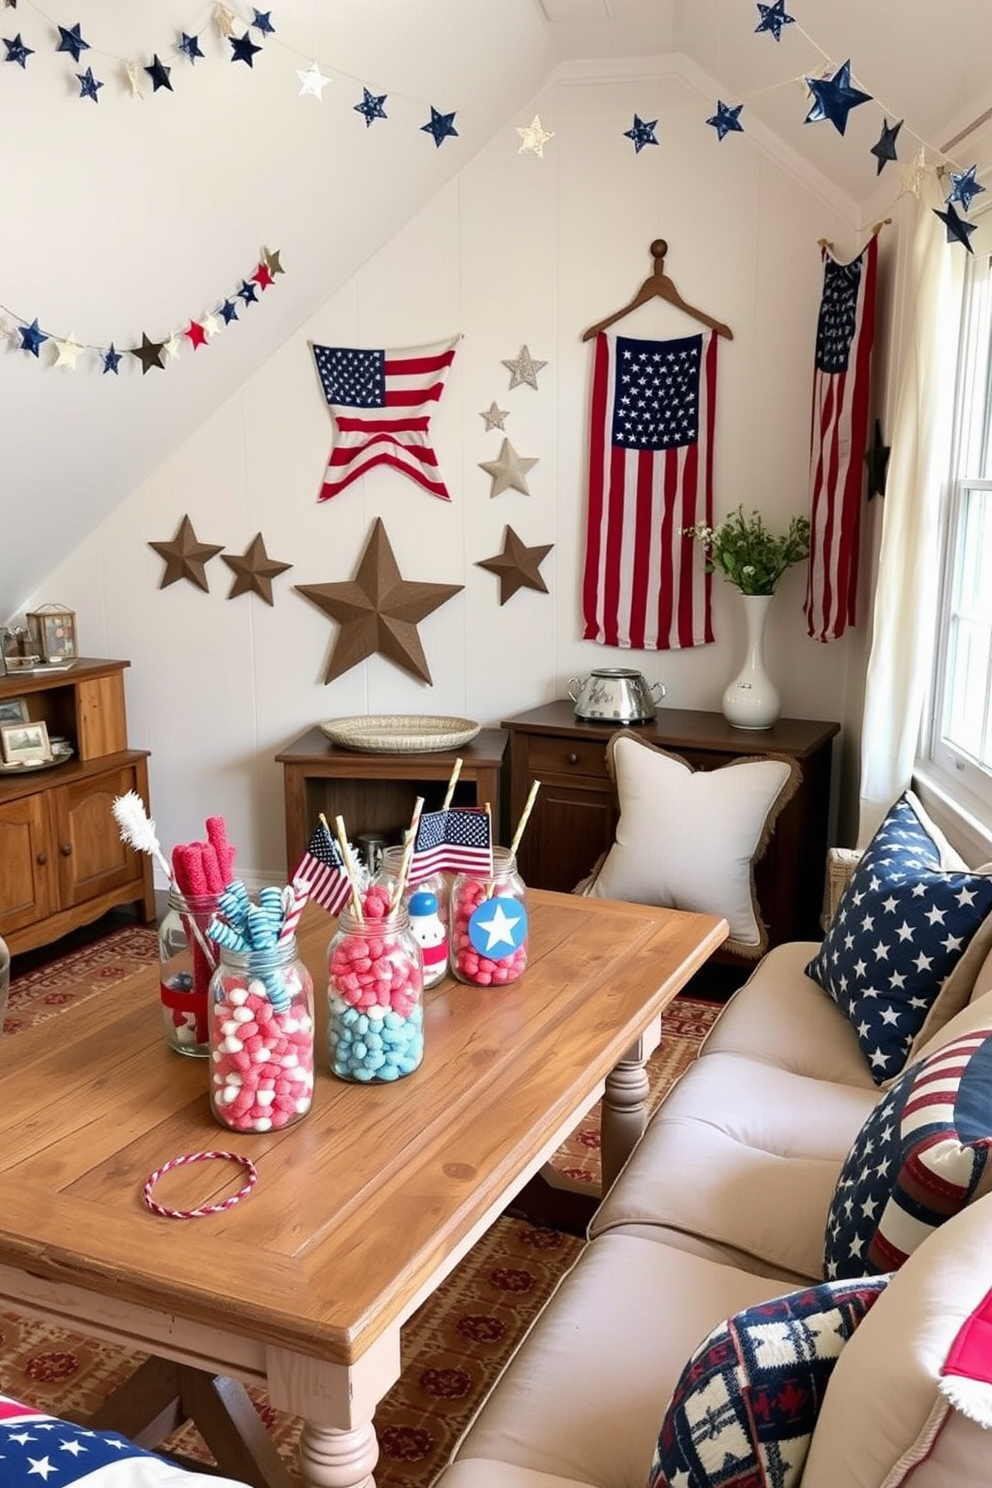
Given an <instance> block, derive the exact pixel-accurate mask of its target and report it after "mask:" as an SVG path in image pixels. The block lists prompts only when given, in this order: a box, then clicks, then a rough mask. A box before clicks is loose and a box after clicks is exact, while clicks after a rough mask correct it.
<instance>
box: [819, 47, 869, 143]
mask: <svg viewBox="0 0 992 1488" xmlns="http://www.w3.org/2000/svg"><path fill="white" fill-rule="evenodd" d="M806 86H807V88H808V89H809V91H810V92H811V93H812V95H813V98H814V100H815V102H814V103H813V107H812V108H811V109H810V111H809V113H808V114H807V115H806V118H805V119H804V120H803V123H804V124H816V123H818V122H819V121H820V120H821V119H829V120H830V122H831V124H832V125H833V126H834V128H835V129H836V130H837V133H838V134H843V133H844V131H845V130H846V129H847V116H848V114H849V113H850V112H851V110H852V109H853V108H857V107H858V106H859V104H862V103H870V102H871V94H870V93H862V91H861V89H860V88H855V87H854V86H853V85H852V83H851V63H850V59H848V61H846V62H843V63H842V64H841V65H840V67H838V69H837V71H836V72H835V73H834V75H833V77H832V78H811V77H808V78H807V79H806Z"/></svg>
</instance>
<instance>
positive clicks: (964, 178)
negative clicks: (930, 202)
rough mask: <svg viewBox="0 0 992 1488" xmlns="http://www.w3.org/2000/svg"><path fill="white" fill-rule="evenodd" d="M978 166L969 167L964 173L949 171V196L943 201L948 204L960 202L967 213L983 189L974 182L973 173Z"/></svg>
mask: <svg viewBox="0 0 992 1488" xmlns="http://www.w3.org/2000/svg"><path fill="white" fill-rule="evenodd" d="M977 169H978V166H977V165H972V166H969V167H968V169H967V170H966V171H963V172H962V171H951V187H952V190H951V194H950V196H948V197H946V198H945V200H947V201H949V202H960V203H961V206H962V207H963V209H964V210H965V211H966V212H967V210H968V208H969V207H970V206H971V204H972V202H973V201H974V199H975V197H976V196H980V195H981V193H982V192H983V191H984V190H985V187H984V186H982V185H980V183H979V182H978V181H976V180H975V172H976V171H977Z"/></svg>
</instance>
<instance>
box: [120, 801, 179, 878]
mask: <svg viewBox="0 0 992 1488" xmlns="http://www.w3.org/2000/svg"><path fill="white" fill-rule="evenodd" d="M111 809H112V810H113V813H114V820H115V821H116V822H117V825H118V827H120V832H121V841H122V842H126V843H127V845H128V847H133V848H134V850H135V852H143V853H148V854H149V856H150V857H153V858H154V859H155V861H156V862H157V863H158V865H159V867H160V868H161V869H162V872H163V873H164V874H165V876H166V878H167V879H168V881H169V883H170V884H171V883H172V869H171V867H170V866H169V863H168V862H167V860H166V858H165V855H164V854H163V852H162V848H161V846H160V844H159V840H158V837H157V836H156V835H155V823H154V822H153V821H152V820H151V818H150V817H149V815H148V813H147V812H146V810H145V803H144V801H142V799H141V797H140V796H139V795H138V793H137V791H128V792H127V793H126V795H123V796H115V797H114V804H113V807H112V808H111Z"/></svg>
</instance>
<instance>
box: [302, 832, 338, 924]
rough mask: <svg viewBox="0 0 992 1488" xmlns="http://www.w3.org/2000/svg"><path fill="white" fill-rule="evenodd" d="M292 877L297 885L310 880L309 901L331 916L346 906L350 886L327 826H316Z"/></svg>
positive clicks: (335, 844) (336, 846)
mask: <svg viewBox="0 0 992 1488" xmlns="http://www.w3.org/2000/svg"><path fill="white" fill-rule="evenodd" d="M292 877H293V880H294V881H295V880H296V879H298V878H305V879H306V880H307V882H308V883H309V885H310V898H311V899H312V900H313V901H314V902H315V903H316V904H319V905H320V906H321V908H322V909H326V910H327V913H328V914H338V913H339V912H340V910H341V909H342V908H343V906H344V905H345V904H346V903H347V901H348V896H349V894H350V893H351V883H350V881H349V878H348V872H347V869H346V868H345V864H344V859H343V858H342V856H341V850H340V848H339V847H338V845H337V843H336V842H335V841H334V838H333V836H332V834H331V829H330V827H328V825H327V823H326V822H318V823H317V826H316V828H315V829H314V832H313V835H312V837H311V838H310V841H309V842H308V843H307V847H306V852H305V853H304V854H303V856H302V857H301V859H300V861H299V862H298V863H297V865H296V867H295V868H294V869H293V873H292Z"/></svg>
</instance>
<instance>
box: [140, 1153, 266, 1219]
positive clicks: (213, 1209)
mask: <svg viewBox="0 0 992 1488" xmlns="http://www.w3.org/2000/svg"><path fill="white" fill-rule="evenodd" d="M209 1158H220V1160H221V1161H222V1162H233V1163H237V1164H238V1166H239V1167H240V1168H242V1169H243V1171H244V1172H245V1174H246V1175H247V1182H246V1183H245V1184H244V1186H243V1187H242V1188H239V1189H238V1192H237V1193H235V1194H231V1195H230V1197H229V1198H226V1199H221V1201H220V1203H219V1204H204V1205H202V1206H201V1207H200V1208H199V1209H167V1208H166V1207H165V1205H164V1204H160V1203H158V1202H157V1200H155V1199H153V1198H152V1191H153V1190H154V1188H155V1185H156V1183H157V1182H158V1180H159V1179H160V1178H161V1177H162V1176H163V1175H164V1174H165V1173H170V1172H171V1171H172V1169H173V1168H181V1167H182V1166H183V1165H184V1164H185V1163H195V1162H206V1161H207V1160H208V1159H209ZM257 1182H258V1170H257V1168H256V1167H255V1164H254V1163H253V1162H252V1161H251V1159H250V1158H247V1157H242V1156H241V1155H240V1153H237V1152H185V1153H183V1155H182V1156H181V1157H173V1158H171V1159H170V1160H169V1162H167V1163H163V1165H162V1166H161V1167H160V1168H156V1169H155V1172H154V1173H152V1175H151V1176H150V1178H149V1179H148V1181H147V1182H146V1183H145V1187H144V1190H143V1194H144V1200H145V1203H146V1204H147V1205H148V1207H149V1209H150V1210H151V1211H152V1213H153V1214H161V1215H162V1217H163V1219H202V1218H203V1216H204V1215H206V1214H222V1213H223V1211H224V1210H225V1209H233V1208H234V1205H235V1204H237V1203H240V1201H241V1200H242V1199H245V1198H247V1197H248V1195H249V1194H250V1193H251V1191H252V1189H253V1188H254V1187H255V1184H256V1183H257Z"/></svg>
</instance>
